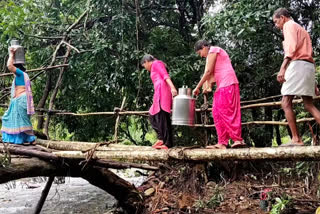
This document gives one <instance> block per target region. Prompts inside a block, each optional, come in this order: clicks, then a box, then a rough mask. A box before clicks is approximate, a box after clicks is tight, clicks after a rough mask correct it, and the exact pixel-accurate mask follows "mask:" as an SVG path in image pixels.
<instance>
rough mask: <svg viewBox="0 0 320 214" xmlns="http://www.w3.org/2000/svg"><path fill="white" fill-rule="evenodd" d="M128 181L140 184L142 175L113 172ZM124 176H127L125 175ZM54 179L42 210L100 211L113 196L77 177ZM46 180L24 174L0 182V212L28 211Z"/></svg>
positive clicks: (94, 213) (87, 213)
mask: <svg viewBox="0 0 320 214" xmlns="http://www.w3.org/2000/svg"><path fill="white" fill-rule="evenodd" d="M117 174H118V175H119V176H120V177H124V178H125V179H126V180H128V181H129V182H131V183H133V184H135V185H136V186H138V185H140V184H141V183H142V182H143V180H144V178H143V177H131V176H130V173H129V175H128V173H123V172H120V173H117ZM128 176H130V177H129V178H128ZM57 183H58V182H56V183H54V184H53V185H52V187H51V189H50V192H49V195H48V197H47V200H46V202H45V204H44V206H43V208H42V211H41V213H42V214H53V213H59V214H73V213H79V214H80V213H84V214H101V213H107V212H108V211H110V210H111V209H112V207H113V206H114V205H115V203H116V200H115V199H114V197H113V196H111V195H109V194H108V193H106V192H105V191H103V190H101V189H99V188H97V187H95V186H93V185H91V184H90V183H88V182H87V181H86V180H84V179H81V178H69V177H66V178H65V182H64V183H62V184H57ZM45 184H46V181H45V178H40V177H38V178H27V179H20V180H17V181H13V182H8V183H6V184H1V185H0V214H29V213H30V214H31V213H33V211H34V209H35V206H36V204H37V202H38V200H39V198H40V196H41V192H42V190H43V188H44V186H45Z"/></svg>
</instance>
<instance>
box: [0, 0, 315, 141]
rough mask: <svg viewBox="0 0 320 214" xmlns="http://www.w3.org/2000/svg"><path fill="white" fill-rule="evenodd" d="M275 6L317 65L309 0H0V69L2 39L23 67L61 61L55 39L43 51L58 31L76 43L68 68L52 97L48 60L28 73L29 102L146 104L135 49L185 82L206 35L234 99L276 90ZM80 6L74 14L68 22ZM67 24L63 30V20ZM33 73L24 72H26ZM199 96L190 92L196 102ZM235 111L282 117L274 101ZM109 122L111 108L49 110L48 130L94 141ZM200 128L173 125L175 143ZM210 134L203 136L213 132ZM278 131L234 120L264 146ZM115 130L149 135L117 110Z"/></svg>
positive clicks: (5, 83)
mask: <svg viewBox="0 0 320 214" xmlns="http://www.w3.org/2000/svg"><path fill="white" fill-rule="evenodd" d="M278 7H287V8H289V9H290V10H291V12H292V16H293V18H294V19H295V21H297V22H299V23H300V24H301V25H303V26H304V27H306V29H307V30H308V31H309V32H310V35H311V37H312V41H313V47H314V53H315V59H316V62H317V64H318V63H319V60H320V58H319V53H320V46H319V43H320V23H319V22H320V19H319V15H320V14H319V13H320V10H319V7H320V3H319V1H316V0H311V1H305V0H300V1H297V0H291V1H290V0H267V1H255V0H237V1H234V0H220V1H219V0H207V1H205V0H186V1H184V0H183V1H182V0H175V1H173V0H167V1H163V0H152V1H149V0H135V1H133V0H131V1H130V0H122V1H119V0H108V1H105V0H91V1H90V0H85V1H84V0H62V1H58V0H49V1H43V0H28V1H26V0H5V1H1V2H0V50H1V51H0V58H1V59H2V60H0V68H1V72H2V73H4V72H8V71H7V70H6V67H5V64H6V59H7V56H8V54H7V48H8V43H9V41H10V40H11V39H12V38H17V39H19V40H20V41H21V42H22V44H23V46H24V47H25V48H26V57H27V68H28V69H31V68H37V67H41V66H48V65H50V64H52V63H53V64H62V63H63V60H64V59H65V58H63V57H62V56H64V55H65V53H66V52H67V47H68V46H67V45H66V44H65V43H63V44H62V45H61V47H60V48H59V49H58V50H57V58H56V60H55V61H52V59H53V57H52V56H53V53H54V51H55V49H56V47H57V46H58V45H59V44H60V41H61V40H62V39H64V41H66V42H67V43H69V44H71V45H72V46H73V47H75V48H76V49H77V50H78V51H76V50H75V49H71V54H70V56H69V57H68V62H67V63H68V64H69V67H68V69H67V70H66V72H65V73H64V74H63V80H62V83H61V85H60V88H59V90H58V92H57V96H56V98H55V96H53V94H54V88H55V86H56V82H57V79H58V76H59V70H58V69H56V70H52V71H48V72H46V73H42V74H40V75H39V76H37V77H36V78H35V79H34V80H33V92H34V97H35V103H36V105H37V104H38V107H43V108H46V109H48V108H51V109H60V110H67V111H70V112H101V111H104V112H105V111H113V110H114V107H119V106H120V105H121V102H122V99H123V97H126V98H127V99H126V103H125V109H127V110H148V107H149V106H150V104H151V101H152V83H151V80H150V78H149V75H148V72H147V71H145V70H143V69H142V68H141V67H140V66H139V61H140V58H141V57H142V56H143V54H144V53H151V54H153V55H154V56H156V57H157V58H159V59H161V60H163V61H165V62H166V64H167V65H168V67H169V71H170V75H171V78H172V80H173V82H174V84H175V85H176V87H177V88H178V87H181V86H182V85H188V86H189V87H194V86H195V84H196V83H197V81H198V80H199V78H200V75H201V73H202V72H203V69H204V67H203V65H204V61H203V60H201V59H200V58H199V57H198V56H196V55H195V53H194V51H193V44H194V43H195V41H197V40H198V39H200V38H206V39H209V40H211V41H212V42H213V43H215V44H216V45H219V46H221V47H223V48H225V49H226V50H227V51H228V53H229V55H230V57H231V59H232V62H233V65H234V68H235V70H236V72H237V76H238V78H239V81H240V89H241V99H242V100H252V99H258V98H262V97H268V96H272V95H278V94H279V93H280V85H279V84H278V82H277V81H276V73H277V72H278V70H279V67H280V64H281V62H282V58H283V53H282V44H281V42H282V34H281V32H280V31H279V30H277V29H275V27H274V25H273V23H272V18H271V16H272V14H273V11H274V10H275V9H276V8H278ZM81 15H83V16H82V17H83V18H82V19H81V20H80V21H79V23H76V25H74V26H72V24H73V23H75V22H76V21H77V20H78V18H79V17H81ZM70 26H72V29H68V27H70ZM36 75H37V74H36V73H31V74H30V76H31V78H33V77H35V76H36ZM11 80H12V79H11V78H8V77H5V78H1V79H0V84H1V95H0V97H1V100H0V102H1V103H8V101H9V97H8V96H4V95H5V94H6V93H7V92H8V91H9V90H8V87H10V82H11ZM45 89H46V90H45ZM210 97H212V96H211V95H210ZM211 99H212V98H210V100H211ZM50 100H52V103H53V106H51V107H50V106H49V103H50ZM201 103H202V99H198V105H201ZM4 110H5V108H3V109H2V110H1V111H2V112H3V111H4ZM302 110H303V109H302V106H299V107H298V109H297V113H298V117H306V113H305V112H304V111H302ZM242 117H243V119H242V120H243V121H244V122H245V121H252V120H282V119H284V116H283V112H282V110H279V108H274V109H273V108H270V107H268V108H254V109H249V110H243V111H242ZM42 118H43V117H34V120H33V121H34V127H37V129H42V127H43V125H44V123H43V120H42ZM211 122H212V120H211ZM114 124H115V117H110V116H109V117H108V116H90V117H72V116H52V117H51V119H50V126H49V127H50V129H49V133H50V137H51V138H56V139H67V140H82V141H101V140H108V139H112V137H113V134H114ZM311 125H313V124H311ZM299 128H300V129H301V131H302V133H305V135H304V140H305V141H306V142H310V141H311V137H310V136H311V134H310V132H309V131H308V130H309V128H308V126H306V125H305V124H303V125H300V127H299ZM316 128H317V126H314V129H316ZM274 130H275V133H277V135H276V136H274V134H273V133H274ZM202 133H203V130H202V129H200V130H196V129H192V131H191V132H190V131H189V130H186V128H180V127H179V128H175V135H176V136H175V137H176V139H177V142H180V143H181V144H185V143H192V144H194V143H200V141H201V136H203V135H202ZM214 133H215V132H214V130H213V131H212V136H211V140H210V141H215V134H214ZM287 135H288V132H287V130H286V129H285V128H279V127H278V126H270V125H260V126H254V127H253V126H246V127H243V136H244V138H245V140H246V142H247V143H250V144H254V145H255V146H270V145H271V143H272V141H273V139H274V138H276V137H277V140H278V143H280V142H279V141H280V140H281V137H285V136H287ZM119 136H120V138H122V139H128V140H129V141H131V142H132V143H136V144H150V142H148V141H153V140H154V139H155V135H154V134H153V133H152V131H151V128H150V125H149V124H148V121H147V120H146V118H145V117H137V116H130V117H129V116H126V117H121V126H120V133H119ZM197 136H198V137H197ZM199 136H200V137H199ZM199 139H200V140H199Z"/></svg>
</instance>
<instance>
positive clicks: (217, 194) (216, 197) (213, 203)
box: [194, 185, 224, 211]
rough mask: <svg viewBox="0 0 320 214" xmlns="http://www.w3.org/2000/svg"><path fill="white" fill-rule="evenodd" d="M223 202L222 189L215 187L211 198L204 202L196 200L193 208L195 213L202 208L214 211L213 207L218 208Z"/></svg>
mask: <svg viewBox="0 0 320 214" xmlns="http://www.w3.org/2000/svg"><path fill="white" fill-rule="evenodd" d="M223 200H224V195H223V188H222V187H220V186H218V185H216V186H215V188H214V189H213V193H212V196H211V197H210V199H209V200H208V201H205V200H200V199H199V200H197V201H196V202H195V204H194V207H195V208H196V210H197V211H199V210H200V209H204V208H209V209H214V208H215V207H217V206H219V205H220V203H221V202H222V201H223Z"/></svg>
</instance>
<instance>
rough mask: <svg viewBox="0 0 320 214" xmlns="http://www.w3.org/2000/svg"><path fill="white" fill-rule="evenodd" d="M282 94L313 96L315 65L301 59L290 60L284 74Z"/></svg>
mask: <svg viewBox="0 0 320 214" xmlns="http://www.w3.org/2000/svg"><path fill="white" fill-rule="evenodd" d="M284 79H285V80H286V81H285V82H284V83H283V84H282V88H281V94H282V95H297V96H312V97H313V96H315V65H314V64H313V63H311V62H307V61H303V60H295V61H292V62H290V64H289V66H288V68H287V70H286V73H285V75H284Z"/></svg>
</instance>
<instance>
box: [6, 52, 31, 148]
mask: <svg viewBox="0 0 320 214" xmlns="http://www.w3.org/2000/svg"><path fill="white" fill-rule="evenodd" d="M15 52H16V49H14V48H10V49H9V59H8V62H7V66H8V69H9V71H10V72H12V73H13V74H14V76H15V78H14V79H13V82H12V88H11V101H10V105H9V109H8V110H7V111H6V112H5V113H4V115H3V116H2V127H1V132H2V141H3V142H5V143H14V144H23V145H30V144H34V142H35V139H36V137H35V136H34V134H33V129H32V124H31V121H30V116H31V115H32V114H34V105H33V98H32V91H31V84H30V79H29V77H28V75H27V74H26V73H25V72H24V71H25V70H26V69H25V68H24V67H23V64H14V56H15Z"/></svg>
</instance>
